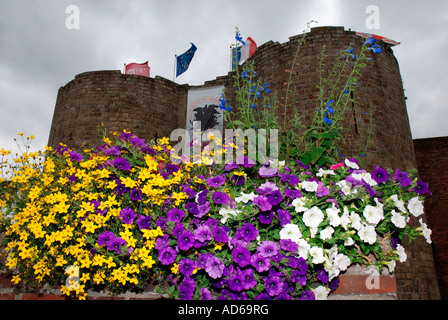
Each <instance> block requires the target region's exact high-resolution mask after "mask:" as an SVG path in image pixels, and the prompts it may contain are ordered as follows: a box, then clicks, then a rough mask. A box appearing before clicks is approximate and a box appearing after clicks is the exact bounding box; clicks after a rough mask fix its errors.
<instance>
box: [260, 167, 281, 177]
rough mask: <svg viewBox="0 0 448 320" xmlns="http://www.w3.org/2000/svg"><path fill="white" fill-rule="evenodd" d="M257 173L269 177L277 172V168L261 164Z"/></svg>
mask: <svg viewBox="0 0 448 320" xmlns="http://www.w3.org/2000/svg"><path fill="white" fill-rule="evenodd" d="M258 174H259V175H260V176H262V177H264V178H270V177H273V176H274V175H276V174H277V168H273V167H269V166H261V167H260V169H258Z"/></svg>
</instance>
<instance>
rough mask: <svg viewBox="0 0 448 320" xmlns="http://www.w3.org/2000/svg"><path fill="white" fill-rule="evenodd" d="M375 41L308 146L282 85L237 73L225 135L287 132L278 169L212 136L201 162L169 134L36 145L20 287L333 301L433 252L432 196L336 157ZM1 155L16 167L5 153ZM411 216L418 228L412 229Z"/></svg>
mask: <svg viewBox="0 0 448 320" xmlns="http://www.w3.org/2000/svg"><path fill="white" fill-rule="evenodd" d="M237 39H238V41H240V39H241V36H240V34H239V32H237ZM304 39H305V36H304V37H303V38H302V40H300V41H299V46H298V51H297V53H298V52H299V49H300V46H301V44H302V43H303V41H304ZM374 42H375V39H372V38H369V39H368V40H367V41H366V43H365V44H364V45H363V47H362V48H361V51H360V53H359V55H356V54H355V53H354V49H353V48H351V47H349V49H347V50H343V51H342V54H341V57H340V58H339V60H338V61H337V63H336V65H335V67H334V68H333V70H332V72H331V73H330V76H329V77H334V78H335V79H336V80H335V82H334V84H332V83H331V81H330V80H331V79H327V80H326V81H322V82H321V84H322V85H321V86H320V87H319V90H320V91H319V105H321V106H323V107H322V108H317V109H316V113H315V117H314V120H313V125H311V126H310V127H309V128H308V129H307V130H305V131H304V132H303V134H302V136H299V134H298V132H299V131H300V129H302V127H303V126H302V125H301V123H300V117H298V116H294V117H293V118H292V119H290V121H289V122H288V123H287V121H286V119H284V120H283V124H282V123H280V121H279V120H278V118H277V116H276V114H277V110H278V107H279V104H278V100H275V99H273V100H267V99H265V98H266V97H265V94H268V93H269V92H270V90H269V88H268V86H269V84H266V83H265V84H262V82H261V80H259V79H258V80H257V79H256V77H257V76H256V72H255V71H254V70H253V65H251V64H248V66H247V68H246V69H245V70H244V71H243V72H242V73H241V74H240V73H239V71H238V69H237V72H236V75H235V86H236V87H237V90H236V100H237V103H236V106H234V107H233V108H232V107H230V101H227V100H226V98H225V95H223V97H222V99H221V102H220V108H221V109H223V110H224V114H225V117H226V121H227V125H228V127H229V128H232V129H237V128H238V129H241V130H257V131H258V133H259V134H260V132H261V129H258V128H266V129H278V128H282V127H283V130H282V135H281V137H280V139H279V141H277V142H278V146H279V149H280V151H279V156H278V157H277V158H275V157H274V158H266V157H261V156H260V155H255V156H253V155H252V154H250V152H249V153H247V151H248V150H250V149H251V146H250V141H249V145H248V146H247V147H246V144H245V141H244V140H242V141H240V143H238V140H236V141H234V140H231V141H225V144H223V141H221V140H220V139H218V137H213V136H210V134H209V133H207V141H209V143H210V144H209V146H213V148H210V147H206V148H204V152H202V153H199V154H196V158H194V159H193V160H194V162H190V161H185V160H188V157H187V159H185V157H179V156H178V155H177V154H176V152H173V148H172V147H171V146H170V145H169V142H170V140H169V139H168V138H163V139H159V140H158V141H151V142H145V141H144V140H143V139H140V138H139V137H137V136H135V135H134V134H132V133H131V132H127V131H125V130H124V131H123V132H121V133H117V134H115V137H114V138H113V140H111V138H109V137H107V136H106V135H104V137H103V142H104V144H102V145H99V146H96V147H94V148H93V149H88V150H83V151H80V150H78V151H77V150H70V149H69V148H67V147H66V146H64V145H60V146H59V147H58V148H57V150H52V149H51V148H47V150H46V152H45V153H44V152H35V153H30V152H28V149H29V145H28V144H27V143H28V142H29V141H31V140H32V138H33V137H29V138H27V140H26V141H25V142H26V143H25V144H26V146H27V149H26V151H27V152H24V153H23V154H22V155H21V156H20V157H18V158H16V159H14V164H12V165H10V167H11V169H13V170H12V171H11V173H10V174H9V178H8V180H5V179H3V181H2V185H1V187H2V189H1V194H2V198H1V200H0V201H1V202H0V206H1V207H3V210H2V215H3V216H2V218H1V220H0V221H1V228H2V229H3V231H4V232H5V237H4V238H3V241H2V243H3V244H4V246H5V249H6V255H7V258H6V263H5V265H6V267H7V268H8V269H9V270H11V271H12V272H13V273H14V275H13V277H12V282H13V283H16V284H18V283H24V284H26V285H27V286H34V287H37V288H39V287H42V286H43V285H44V284H47V283H48V284H49V285H50V286H60V288H61V292H62V294H64V295H67V296H69V297H76V298H78V299H85V298H86V295H87V291H88V290H103V289H105V288H106V289H107V290H109V291H111V292H113V293H120V292H124V291H129V290H130V291H137V292H138V291H139V290H140V291H141V290H144V288H145V287H147V286H148V285H149V284H151V285H153V286H155V287H156V289H157V290H158V292H160V293H164V294H167V295H168V296H169V297H171V298H178V299H276V300H277V299H326V298H327V297H328V295H329V294H330V293H332V292H334V291H335V290H336V289H337V287H338V285H339V276H340V275H343V274H344V273H345V272H346V271H347V269H348V268H349V267H350V266H352V265H361V266H374V267H375V268H377V269H378V270H379V271H381V270H383V269H384V268H387V269H388V270H389V271H390V272H392V271H393V270H394V268H395V265H396V261H401V262H402V261H405V260H406V252H405V249H404V246H403V245H402V242H403V241H404V239H405V238H407V239H408V240H409V241H412V240H413V239H414V238H415V237H416V236H417V235H423V236H424V237H425V238H426V240H427V241H428V242H430V241H431V240H430V234H431V230H429V229H428V227H427V226H426V224H425V223H424V222H423V220H422V218H421V216H422V214H423V200H424V195H425V194H427V193H429V191H428V186H427V184H426V183H424V182H422V181H419V180H417V178H415V177H414V176H413V174H411V173H406V172H401V171H399V170H392V169H387V170H386V169H384V168H381V167H378V166H377V167H376V168H375V169H374V170H373V171H372V172H367V171H366V170H364V169H362V168H361V165H360V162H359V160H358V158H357V157H353V158H350V159H343V158H340V157H339V152H338V150H339V149H338V143H339V142H341V140H342V138H341V132H342V129H343V124H342V123H343V122H342V120H343V117H344V112H345V111H346V108H347V107H346V106H347V105H348V102H350V101H351V99H353V98H350V95H348V93H349V92H353V91H355V89H356V86H357V84H356V83H357V79H358V76H359V71H360V69H361V68H362V67H363V66H365V63H366V62H367V61H368V60H371V59H373V58H372V57H368V54H378V53H380V52H381V48H380V47H379V46H378V45H377V44H374ZM323 52H324V51H323ZM324 57H325V55H324V53H322V57H321V62H322V63H321V66H323V65H324V63H323V61H324ZM351 63H353V65H352V66H351ZM294 64H295V60H294V63H293V66H294ZM350 66H351V69H349V67H350ZM338 67H340V68H341V71H340V72H339V73H338V72H337V71H335V70H337V69H338ZM290 72H293V68H291V71H290ZM322 72H323V71H322V70H320V72H319V73H322ZM342 79H344V81H342ZM326 85H328V86H329V88H327V87H326ZM288 90H289V85H288V89H287V91H286V99H285V102H284V105H283V106H282V107H284V108H285V112H284V114H287V112H286V109H287V108H288V107H290V105H289V104H288V102H287V100H288V97H289V93H288ZM326 95H328V96H326ZM290 101H291V100H290ZM290 103H291V102H290ZM235 110H236V113H234V111H235ZM288 125H289V127H288ZM254 132H255V131H254ZM265 133H266V131H264V134H265ZM22 136H23V134H22ZM258 137H260V135H258ZM272 140H273V139H272V137H271V143H270V144H269V146H270V148H271V149H270V152H271V155H272V152H273V150H274V149H275V143H274V144H272ZM258 142H260V141H258ZM193 144H194V142H193ZM266 145H267V144H266ZM266 145H265V146H266ZM217 147H218V148H217ZM364 147H365V149H367V147H366V146H364ZM211 149H213V150H211ZM242 150H243V151H244V150H245V151H246V153H244V152H242ZM236 151H237V152H236ZM265 151H266V149H265ZM212 153H214V155H217V154H218V155H221V156H222V154H226V160H227V159H232V160H231V161H226V162H225V163H221V162H219V161H216V159H217V158H215V157H212V158H211V155H212ZM238 153H239V156H238ZM235 154H236V155H235ZM1 155H2V163H4V161H3V158H4V157H5V156H7V155H8V151H5V150H3V149H2V150H1ZM227 155H230V157H227ZM264 156H265V154H264ZM360 156H361V158H362V157H364V156H365V150H364V151H363V152H362V153H361V155H360ZM218 159H219V157H218ZM173 160H176V161H173ZM180 160H184V161H180ZM5 167H6V166H5V165H3V167H2V170H3V171H4V168H5ZM3 171H2V172H3ZM412 219H418V221H419V223H420V226H419V227H411V225H410V222H411V220H412ZM0 231H1V230H0ZM386 242H389V243H391V246H388V245H385V243H386Z"/></svg>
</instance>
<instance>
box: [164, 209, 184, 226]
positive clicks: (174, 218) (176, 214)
mask: <svg viewBox="0 0 448 320" xmlns="http://www.w3.org/2000/svg"><path fill="white" fill-rule="evenodd" d="M166 217H167V218H168V220H169V221H171V222H174V223H177V222H180V221H181V220H182V218H184V217H185V211H183V210H180V209H177V208H172V209H171V210H170V211H168V213H167V214H166Z"/></svg>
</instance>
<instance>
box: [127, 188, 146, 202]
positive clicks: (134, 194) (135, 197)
mask: <svg viewBox="0 0 448 320" xmlns="http://www.w3.org/2000/svg"><path fill="white" fill-rule="evenodd" d="M129 195H130V196H131V200H132V201H140V200H142V199H143V194H142V190H140V189H139V188H133V189H132V190H131V191H129Z"/></svg>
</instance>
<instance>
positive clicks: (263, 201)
mask: <svg viewBox="0 0 448 320" xmlns="http://www.w3.org/2000/svg"><path fill="white" fill-rule="evenodd" d="M253 203H254V205H256V206H257V207H258V208H260V210H261V211H268V210H271V209H272V204H270V203H269V200H268V198H267V197H265V196H256V197H255V198H254V202H253Z"/></svg>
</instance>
